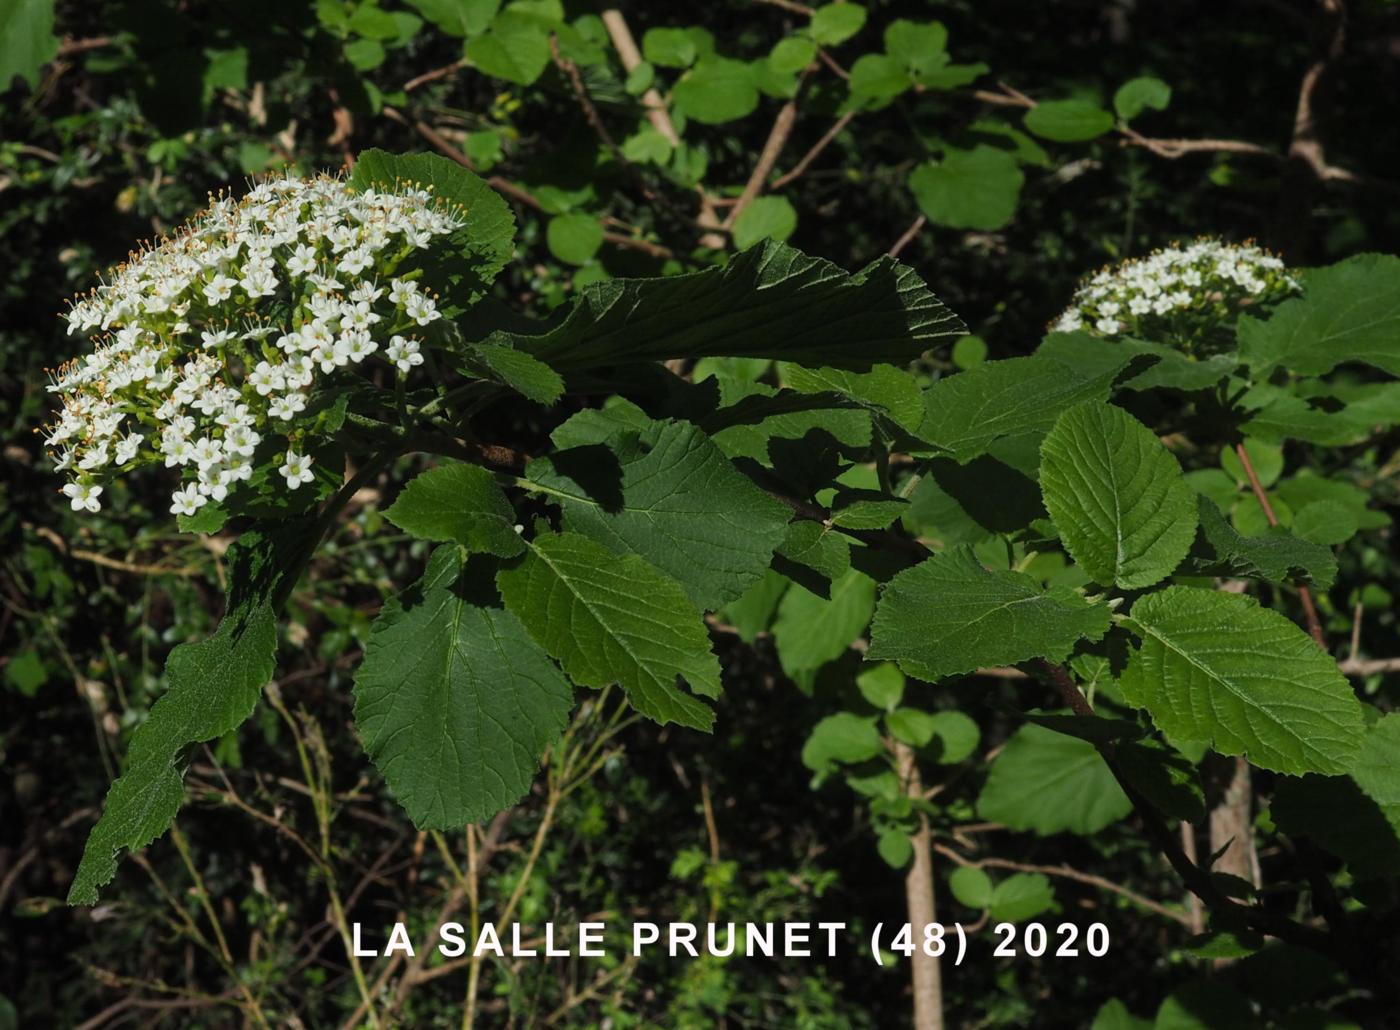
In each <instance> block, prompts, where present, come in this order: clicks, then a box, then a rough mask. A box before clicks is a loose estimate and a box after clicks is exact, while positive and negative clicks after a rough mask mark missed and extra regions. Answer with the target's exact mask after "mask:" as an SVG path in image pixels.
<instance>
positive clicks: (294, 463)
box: [277, 450, 312, 490]
mask: <svg viewBox="0 0 1400 1030" xmlns="http://www.w3.org/2000/svg"><path fill="white" fill-rule="evenodd" d="M277 471H278V472H280V473H282V475H283V477H284V478H285V479H286V480H287V486H288V488H289V489H292V490H296V489H298V488H299V487H300V486H301V484H302V483H309V482H311V479H312V474H311V459H310V458H309V457H306V456H305V455H301V454H297V453H296V452H295V451H290V450H289V451H288V452H287V460H286V461H285V462H284V463H283V465H282V467H281V468H280V469H278V470H277Z"/></svg>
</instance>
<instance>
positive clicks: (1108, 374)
mask: <svg viewBox="0 0 1400 1030" xmlns="http://www.w3.org/2000/svg"><path fill="white" fill-rule="evenodd" d="M1131 358H1132V355H1130V354H1128V353H1126V352H1125V353H1123V354H1122V355H1121V357H1120V360H1119V361H1118V363H1117V364H1116V365H1112V364H1109V365H1104V366H1102V367H1099V368H1096V369H1094V370H1093V371H1092V372H1091V373H1088V374H1086V373H1084V372H1081V371H1080V370H1079V369H1076V368H1074V367H1072V366H1070V365H1066V364H1064V363H1062V362H1059V361H1056V360H1054V359H1052V358H1046V357H1040V356H1033V357H1029V358H1008V359H1006V360H1005V361H988V362H986V363H985V364H982V365H978V366H977V367H976V368H971V369H968V370H967V371H966V372H960V373H958V374H957V375H953V376H948V377H947V378H945V379H940V380H938V382H936V383H934V384H933V385H932V386H930V387H929V388H928V390H926V391H925V392H924V420H923V423H922V424H921V425H920V426H919V430H918V432H917V433H916V434H915V435H916V436H917V437H918V438H919V439H920V440H922V441H924V442H925V443H928V444H930V445H932V446H933V447H935V448H937V449H938V450H941V451H945V452H947V453H948V454H949V455H950V456H951V457H952V458H954V459H956V460H957V461H959V462H968V461H971V460H972V459H973V458H975V457H977V456H978V455H980V454H984V453H986V451H987V448H988V447H990V446H991V445H992V444H993V443H994V442H995V441H997V440H999V439H1001V438H1002V437H1010V436H1024V435H1032V436H1038V435H1040V434H1043V433H1045V432H1047V431H1048V430H1049V429H1050V427H1051V426H1052V425H1054V423H1055V419H1057V418H1058V417H1059V416H1060V413H1061V412H1062V411H1064V410H1065V409H1067V408H1071V407H1073V406H1074V405H1076V404H1078V403H1080V402H1082V401H1086V400H1090V399H1093V398H1103V397H1106V396H1107V395H1108V392H1109V390H1110V389H1111V388H1112V386H1113V380H1114V379H1115V378H1116V377H1117V376H1118V373H1119V372H1120V371H1122V369H1123V367H1124V366H1125V365H1127V364H1128V362H1129V361H1130V360H1131Z"/></svg>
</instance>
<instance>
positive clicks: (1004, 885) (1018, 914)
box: [988, 873, 1055, 923]
mask: <svg viewBox="0 0 1400 1030" xmlns="http://www.w3.org/2000/svg"><path fill="white" fill-rule="evenodd" d="M1054 904H1055V890H1054V888H1053V887H1051V886H1050V879H1049V877H1047V876H1045V875H1044V874H1042V873H1016V874H1015V875H1014V876H1009V877H1007V878H1006V879H1005V880H1002V881H1001V883H999V884H997V885H996V889H995V890H994V891H992V900H991V904H990V905H989V906H988V907H989V908H990V909H991V912H992V921H993V922H996V923H1021V922H1025V921H1026V920H1027V919H1033V918H1034V917H1036V916H1038V915H1040V913H1042V912H1044V911H1046V910H1047V909H1049V908H1050V907H1051V906H1052V905H1054Z"/></svg>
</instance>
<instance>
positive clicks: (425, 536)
mask: <svg viewBox="0 0 1400 1030" xmlns="http://www.w3.org/2000/svg"><path fill="white" fill-rule="evenodd" d="M384 517H385V518H386V519H388V520H389V521H390V522H392V523H393V524H394V525H396V526H398V527H399V528H400V529H402V530H404V531H405V532H407V533H411V534H412V535H414V536H416V537H418V539H420V540H441V541H447V540H452V541H455V542H457V543H459V544H461V545H462V546H463V547H465V548H467V550H469V551H477V552H482V553H486V554H495V555H499V556H500V557H502V558H513V557H514V556H515V555H517V554H520V553H521V552H522V551H524V550H525V542H524V541H523V540H521V539H520V536H519V535H518V534H517V533H516V532H515V510H514V509H513V508H512V507H511V506H510V502H509V501H507V500H506V495H505V494H503V493H502V492H501V488H500V487H499V486H497V485H496V480H495V478H494V477H493V476H492V475H491V473H489V472H487V471H486V470H485V469H484V468H482V467H481V466H479V465H468V464H465V463H459V462H454V463H452V464H448V465H439V466H438V467H437V468H432V469H428V470H427V471H426V472H420V473H419V474H418V475H416V476H414V477H413V479H412V480H410V481H409V484H408V485H407V486H405V487H404V488H403V489H402V490H401V491H400V492H399V496H398V497H397V498H395V500H394V503H393V504H391V505H389V507H388V508H386V509H385V511H384Z"/></svg>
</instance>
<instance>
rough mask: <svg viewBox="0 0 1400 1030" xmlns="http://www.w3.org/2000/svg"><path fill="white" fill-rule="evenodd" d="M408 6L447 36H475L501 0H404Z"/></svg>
mask: <svg viewBox="0 0 1400 1030" xmlns="http://www.w3.org/2000/svg"><path fill="white" fill-rule="evenodd" d="M406 2H407V3H408V6H410V7H412V8H413V9H414V10H415V11H417V12H418V13H419V14H421V15H422V16H423V17H424V18H426V19H428V21H430V22H432V23H433V24H434V25H436V26H437V27H438V28H440V29H442V31H443V32H446V33H447V34H448V35H449V36H475V35H479V34H480V33H482V32H485V31H486V27H487V26H488V25H490V24H491V19H493V18H494V17H496V12H497V11H498V10H500V8H501V0H406Z"/></svg>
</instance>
